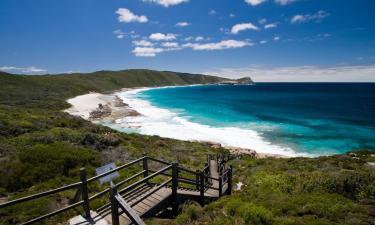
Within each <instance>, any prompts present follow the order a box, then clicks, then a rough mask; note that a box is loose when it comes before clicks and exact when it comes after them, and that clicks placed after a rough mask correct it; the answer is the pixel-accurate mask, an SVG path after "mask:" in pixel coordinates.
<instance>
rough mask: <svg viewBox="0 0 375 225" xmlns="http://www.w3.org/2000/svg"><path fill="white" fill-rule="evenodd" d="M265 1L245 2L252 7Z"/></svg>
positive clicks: (247, 0) (248, 0)
mask: <svg viewBox="0 0 375 225" xmlns="http://www.w3.org/2000/svg"><path fill="white" fill-rule="evenodd" d="M266 1H267V0H245V2H246V3H247V4H250V5H252V6H256V5H260V4H262V3H263V2H266Z"/></svg>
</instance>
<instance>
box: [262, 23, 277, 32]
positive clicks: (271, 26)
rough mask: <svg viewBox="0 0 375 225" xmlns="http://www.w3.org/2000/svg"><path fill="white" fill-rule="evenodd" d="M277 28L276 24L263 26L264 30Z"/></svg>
mask: <svg viewBox="0 0 375 225" xmlns="http://www.w3.org/2000/svg"><path fill="white" fill-rule="evenodd" d="M276 27H277V23H270V24H266V25H264V29H266V30H267V29H271V28H276Z"/></svg>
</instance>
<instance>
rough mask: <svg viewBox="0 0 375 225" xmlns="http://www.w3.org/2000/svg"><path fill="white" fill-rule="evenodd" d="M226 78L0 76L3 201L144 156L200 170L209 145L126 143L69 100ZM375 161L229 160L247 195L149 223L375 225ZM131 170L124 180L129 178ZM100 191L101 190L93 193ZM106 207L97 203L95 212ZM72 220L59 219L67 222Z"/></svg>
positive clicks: (13, 217) (153, 140)
mask: <svg viewBox="0 0 375 225" xmlns="http://www.w3.org/2000/svg"><path fill="white" fill-rule="evenodd" d="M222 80H223V79H222V78H218V77H211V76H203V75H192V74H184V73H174V72H159V71H150V70H126V71H100V72H95V73H91V74H65V75H46V76H23V75H11V74H7V73H0V201H7V200H10V199H14V198H18V197H21V196H25V195H28V194H32V193H37V192H40V191H43V190H48V189H51V188H54V187H58V186H61V185H64V184H69V183H72V182H75V181H77V180H78V177H79V168H81V167H86V168H87V170H88V173H89V176H92V175H93V174H94V168H96V167H98V166H100V165H102V164H104V163H108V162H112V161H115V162H117V163H119V164H122V163H124V162H127V161H129V160H131V159H134V158H137V157H140V156H141V155H143V154H148V155H150V156H154V157H157V158H163V159H166V160H170V161H176V160H178V161H179V162H180V163H182V164H184V165H187V166H189V167H190V168H192V169H195V168H200V167H202V165H203V163H204V162H205V158H206V154H207V153H216V152H225V150H224V149H212V148H210V147H209V146H207V145H204V144H200V143H195V142H184V141H178V140H173V139H167V138H160V137H157V136H144V135H138V134H124V133H120V132H117V131H114V130H112V129H110V128H107V127H103V126H99V125H95V124H92V123H90V122H88V121H85V120H83V119H81V118H77V117H73V116H70V115H68V114H66V113H64V112H63V110H64V109H66V108H67V107H69V104H67V103H66V102H65V100H66V99H67V98H70V97H73V96H76V95H80V94H84V93H87V92H89V91H98V92H107V91H113V90H116V89H119V88H123V87H139V86H163V85H186V84H197V83H213V82H215V83H216V82H219V81H222ZM369 162H375V155H374V154H373V153H371V152H367V151H362V152H358V153H357V155H355V156H353V155H352V156H349V155H340V156H331V157H319V158H314V159H309V158H294V159H271V158H267V159H253V158H251V157H244V158H243V159H238V160H235V161H231V163H232V164H233V166H234V182H243V183H244V184H245V186H243V189H242V190H241V191H236V192H235V193H234V194H233V195H232V196H227V197H225V198H222V199H220V200H219V201H217V202H213V203H211V204H208V205H207V206H205V207H204V208H201V207H200V206H197V205H195V204H191V205H186V206H183V207H182V211H183V213H182V214H181V215H180V216H178V217H177V218H176V219H171V218H167V219H166V218H164V219H161V218H154V219H151V220H148V221H147V222H148V223H149V224H189V225H193V224H298V225H305V224H306V225H307V224H308V225H310V224H337V225H339V224H353V225H357V224H368V225H371V224H373V222H374V219H375V172H374V170H375V169H374V167H373V166H371V165H370V164H369ZM132 172H134V171H128V172H125V173H124V174H121V176H126V175H129V174H130V173H132ZM90 188H91V189H93V190H98V189H100V188H103V187H100V186H99V185H98V186H92V187H90ZM73 194H74V193H71V192H67V193H63V194H56V195H55V196H54V197H53V198H43V199H40V200H36V201H33V202H30V203H27V204H21V205H17V206H13V207H9V208H6V209H3V210H0V224H4V225H8V224H18V223H20V222H21V221H25V220H27V219H29V218H32V217H35V216H38V215H40V214H41V213H47V212H49V211H52V210H54V209H56V208H59V207H61V206H62V205H63V204H64V202H66V201H67V198H68V197H69V196H72V195H73ZM99 203H101V202H94V203H93V204H92V206H93V207H95V206H98V205H99ZM75 214H77V212H76V211H71V212H68V213H67V214H64V215H61V216H57V217H53V218H52V219H50V220H48V221H46V224H57V223H59V222H61V221H65V220H66V219H67V218H69V216H72V215H75Z"/></svg>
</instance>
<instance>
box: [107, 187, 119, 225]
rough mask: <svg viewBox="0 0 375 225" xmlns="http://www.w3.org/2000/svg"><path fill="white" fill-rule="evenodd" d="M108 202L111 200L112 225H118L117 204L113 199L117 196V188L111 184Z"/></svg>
mask: <svg viewBox="0 0 375 225" xmlns="http://www.w3.org/2000/svg"><path fill="white" fill-rule="evenodd" d="M109 194H110V200H111V211H112V225H120V218H119V213H118V209H119V207H118V203H117V200H116V198H115V195H116V194H117V188H116V186H115V185H113V184H112V183H111V189H110V192H109Z"/></svg>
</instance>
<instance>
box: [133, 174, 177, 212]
mask: <svg viewBox="0 0 375 225" xmlns="http://www.w3.org/2000/svg"><path fill="white" fill-rule="evenodd" d="M170 182H172V178H170V179H168V180H167V181H165V182H163V183H161V184H160V185H158V186H156V187H155V188H154V190H152V191H151V192H149V193H147V194H146V195H144V196H143V197H142V198H140V199H138V200H137V201H135V202H133V203H132V204H131V206H135V205H137V204H138V203H140V202H141V201H143V200H144V199H145V198H147V197H149V196H150V195H152V194H154V193H155V192H157V191H159V190H160V189H161V188H163V187H165V186H166V185H167V184H168V183H170Z"/></svg>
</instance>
